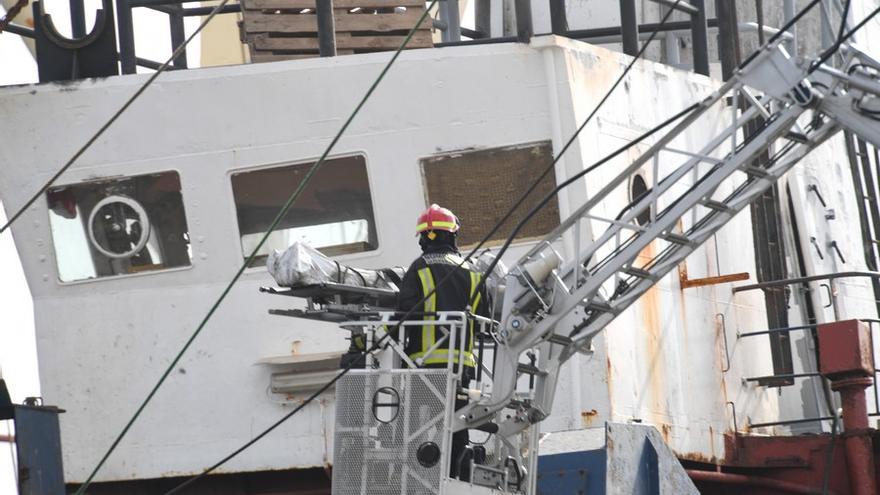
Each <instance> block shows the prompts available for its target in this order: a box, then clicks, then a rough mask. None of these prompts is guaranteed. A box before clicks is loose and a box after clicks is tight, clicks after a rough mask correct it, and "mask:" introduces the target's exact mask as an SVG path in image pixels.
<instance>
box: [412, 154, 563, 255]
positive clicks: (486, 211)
mask: <svg viewBox="0 0 880 495" xmlns="http://www.w3.org/2000/svg"><path fill="white" fill-rule="evenodd" d="M552 161H553V146H552V145H551V143H550V141H543V142H540V143H537V144H531V145H520V146H510V147H506V148H493V149H487V150H479V151H465V152H460V153H451V154H444V155H440V156H432V157H429V158H424V159H422V160H421V163H422V173H423V175H424V180H425V187H426V190H427V194H428V204H430V203H437V204H439V205H440V206H443V207H445V208H449V209H450V210H452V211H453V212H454V213H455V214H456V215H457V216H458V218H459V219H460V220H461V223H462V227H461V231H460V233H459V239H458V243H459V245H462V246H468V245H472V244H476V243H477V242H479V241H480V239H482V238H483V236H485V235H486V234H487V233H488V232H489V231H490V230H491V229H492V227H494V226H495V224H496V223H497V222H498V221H499V220H501V218H502V217H503V216H504V214H505V213H507V211H508V210H509V209H510V207H511V206H513V203H514V202H515V201H516V200H517V199H519V197H520V196H521V195H522V194H523V193H524V192H525V191H526V190H528V188H529V187H530V186H531V185H532V183H534V181H535V180H537V179H538V177H539V176H540V175H541V172H543V171H544V170H546V168H547V167H548V166H549V165H550V163H552ZM555 187H556V174H555V173H552V172H551V173H549V174H547V176H546V177H544V179H543V180H541V182H540V184H539V185H538V187H537V189H535V190H534V191H533V192H532V193H531V194H530V195H529V197H528V198H526V200H525V202H524V204H522V205H520V207H519V208H518V209H517V212H518V215H517V214H514V215H513V216H512V217H511V218H510V219H508V221H507V222H505V223H504V224H503V225H502V226H501V228H500V229H498V230H497V231H496V233H495V235H494V236H492V238H491V239H490V241H502V240H504V239H506V238H507V235H508V234H509V233H510V232H511V231H512V230H513V228H514V227H515V226H516V223H517V222H518V221H519V218H522V216H523V215H525V214H526V212H528V211H529V210H530V209H531V208H532V207H534V206H535V205H536V204H537V203H538V201H540V200H541V198H543V197H544V196H546V195H547V194H548V193H549V192H550V191H552V190H553V189H554V188H555ZM558 225H559V204H558V203H557V200H556V198H555V197H554V198H553V199H552V200H550V202H549V203H547V205H546V206H545V207H544V208H542V209H541V210H540V211H539V212H538V213H537V214H536V215H535V216H534V217H532V219H531V220H529V222H527V223H526V225H525V227H524V228H523V229H522V230H521V231H520V233H519V236H518V237H517V238H518V239H529V238H537V237H543V236H544V235H545V234H548V233H549V232H550V231H552V230H553V229H554V228H555V227H556V226H558Z"/></svg>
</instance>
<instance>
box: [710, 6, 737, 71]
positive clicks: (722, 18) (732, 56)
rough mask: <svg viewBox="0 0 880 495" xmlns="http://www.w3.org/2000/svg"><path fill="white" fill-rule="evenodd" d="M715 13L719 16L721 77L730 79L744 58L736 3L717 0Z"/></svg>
mask: <svg viewBox="0 0 880 495" xmlns="http://www.w3.org/2000/svg"><path fill="white" fill-rule="evenodd" d="M715 14H716V16H717V17H718V54H719V57H720V58H721V77H722V78H723V79H724V80H725V81H726V80H728V79H730V77H731V76H732V75H733V72H734V71H735V70H736V68H737V66H739V64H740V61H741V60H742V54H741V53H740V48H739V31H738V25H737V20H736V4H735V3H734V2H731V1H730V0H715Z"/></svg>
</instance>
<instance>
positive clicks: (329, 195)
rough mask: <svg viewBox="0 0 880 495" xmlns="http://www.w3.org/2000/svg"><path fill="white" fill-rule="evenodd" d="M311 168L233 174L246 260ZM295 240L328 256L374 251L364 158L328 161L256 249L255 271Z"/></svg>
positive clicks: (288, 167) (301, 166)
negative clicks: (269, 256) (274, 253)
mask: <svg viewBox="0 0 880 495" xmlns="http://www.w3.org/2000/svg"><path fill="white" fill-rule="evenodd" d="M313 165H314V163H299V164H295V165H286V166H282V167H273V168H267V169H260V170H253V171H247V172H238V173H235V174H233V175H232V193H233V197H234V199H235V209H236V214H237V216H238V228H239V232H240V233H241V250H242V256H243V257H244V258H247V257H248V256H249V255H250V254H251V252H253V250H254V248H255V247H256V246H257V244H259V242H260V239H261V238H262V237H263V236H264V235H265V233H266V231H267V230H268V228H269V225H271V223H272V221H273V220H274V219H275V216H276V215H277V214H278V212H279V211H281V208H282V207H283V206H284V203H285V202H286V201H287V199H288V198H289V197H290V194H291V193H292V192H293V191H294V190H296V188H297V187H298V186H299V184H300V183H301V182H302V180H303V178H305V176H306V174H307V173H308V171H309V169H311V167H312V166H313ZM295 241H300V242H307V243H308V244H309V245H311V246H312V247H314V248H316V249H318V250H320V251H321V252H322V253H324V254H326V255H327V256H338V255H342V254H350V253H360V252H365V251H372V250H375V249H377V247H378V241H377V236H376V223H375V220H374V218H373V203H372V197H371V196H370V184H369V181H368V179H367V164H366V159H365V158H364V157H363V156H361V155H358V156H350V157H343V158H333V159H328V160H326V161H325V162H324V164H323V165H322V166H321V168H320V169H318V171H317V172H316V173H315V175H314V176H313V177H312V179H311V181H310V182H309V184H308V185H307V186H306V188H305V190H303V193H302V194H301V195H300V197H299V198H298V199H297V201H296V202H295V203H294V204H293V207H292V208H291V209H290V211H288V212H287V214H286V215H285V216H284V218H282V219H281V222H280V223H279V224H278V225H277V226H276V228H275V229H274V230H273V231H272V233H271V234H270V235H269V238H268V239H267V241H266V243H265V244H263V246H262V247H261V248H260V250H259V252H258V253H257V257H256V258H255V259H254V262H253V266H261V265H265V264H266V257H267V255H268V254H269V253H270V252H271V251H272V250H273V249H278V250H284V249H287V248H288V247H289V246H290V245H291V244H293V242H295Z"/></svg>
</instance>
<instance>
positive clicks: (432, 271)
mask: <svg viewBox="0 0 880 495" xmlns="http://www.w3.org/2000/svg"><path fill="white" fill-rule="evenodd" d="M459 226H460V224H459V221H458V218H457V217H456V216H455V215H454V214H453V213H452V212H451V211H449V210H448V209H446V208H442V207H440V206H438V205H436V204H432V205H431V206H430V208H428V209H427V210H426V211H425V212H424V213H422V214H421V216H419V220H418V223H417V226H416V233H417V235H418V236H419V246H421V248H422V255H421V256H419V257H418V258H417V259H416V260H415V261H413V263H412V265H410V267H409V269H408V270H407V271H406V274H405V275H404V277H403V281H402V282H401V285H400V293H399V296H398V305H397V306H398V310H399V311H409V310H413V311H415V312H419V313H425V315H424V319H426V320H430V319H432V318H433V316H432V313H434V312H435V311H465V310H467V309H468V308H470V311H471V313H473V314H477V315H480V316H486V317H488V316H489V310H488V308H489V301H488V299H487V294H486V290H485V285H483V288H481V289H480V290H479V292H476V291H477V288H478V287H479V285H480V277H481V274H480V273H479V272H477V271H476V270H475V269H474V267H473V266H472V265H471V264H470V263H466V262H464V263H463V258H462V256H461V254H460V253H459V251H458V247H457V246H456V237H457V233H458V229H459ZM459 265H461V266H459ZM447 276H448V278H447ZM441 280H444V281H443V283H442V285H441V283H440V281H441ZM435 288H436V292H434V293H433V294H431V295H430V296H428V294H429V293H431V291H433V290H435ZM426 296H428V297H427V299H426V300H425V302H424V303H423V304H421V305H419V306H416V305H417V304H418V303H419V301H421V300H422V299H423V298H425V297H426ZM413 318H416V317H413ZM418 319H423V318H422V316H421V315H419V316H418ZM474 327H475V325H474V323H473V322H470V323H469V324H468V325H467V331H466V332H464V334H465V335H461V334H458V335H456V342H457V343H456V345H455V347H456V349H453V350H451V351H450V349H449V339H447V340H446V341H445V342H443V343H442V344H440V345H439V346H438V348H437V349H435V350H434V351H432V352H428V351H430V349H431V347H432V346H433V345H434V344H435V343H436V342H437V340H438V339H442V338H443V336H444V335H445V333H444V332H443V331H442V330H441V329H440V328H437V326H436V325H425V326H424V327H408V328H407V332H406V333H407V334H406V344H405V350H406V353H407V354H408V355H409V357H410V359H412V360H413V362H415V363H417V364H419V365H420V366H422V367H424V368H446V367H447V363H448V360H450V359H451V360H452V361H453V363H454V369H455V370H456V371H457V370H458V367H459V366H464V370H463V373H462V383H461V386H462V388H468V385H469V384H470V381H471V379H472V378H474V376H475V368H476V360H475V358H474V352H473V350H474V338H475V335H474V329H475V328H474ZM461 339H465V342H464V351H463V352H462V351H461V350H460V349H461V342H462V340H461ZM459 397H462V396H459ZM466 404H467V399H466V398H457V399H456V402H455V408H456V409H460V408H461V407H463V406H465V405H466ZM468 443H469V438H468V432H467V430H462V431H459V432H456V433H454V434H453V436H452V466H451V476H453V477H459V478H464V477H467V476H469V473H467V472H461V473H459V466H460V465H461V466H462V467H465V468H466V469H467V470H469V464H467V463H466V462H458V461H460V460H461V456H462V455H463V454H464V452H465V450H466V448H467V445H468Z"/></svg>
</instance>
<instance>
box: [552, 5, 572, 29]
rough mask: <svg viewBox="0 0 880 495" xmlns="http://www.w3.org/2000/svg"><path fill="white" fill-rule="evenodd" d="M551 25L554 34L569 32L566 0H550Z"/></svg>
mask: <svg viewBox="0 0 880 495" xmlns="http://www.w3.org/2000/svg"><path fill="white" fill-rule="evenodd" d="M550 27H551V30H552V31H553V34H558V35H559V36H566V35H567V34H568V19H567V18H566V15H565V0H550Z"/></svg>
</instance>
